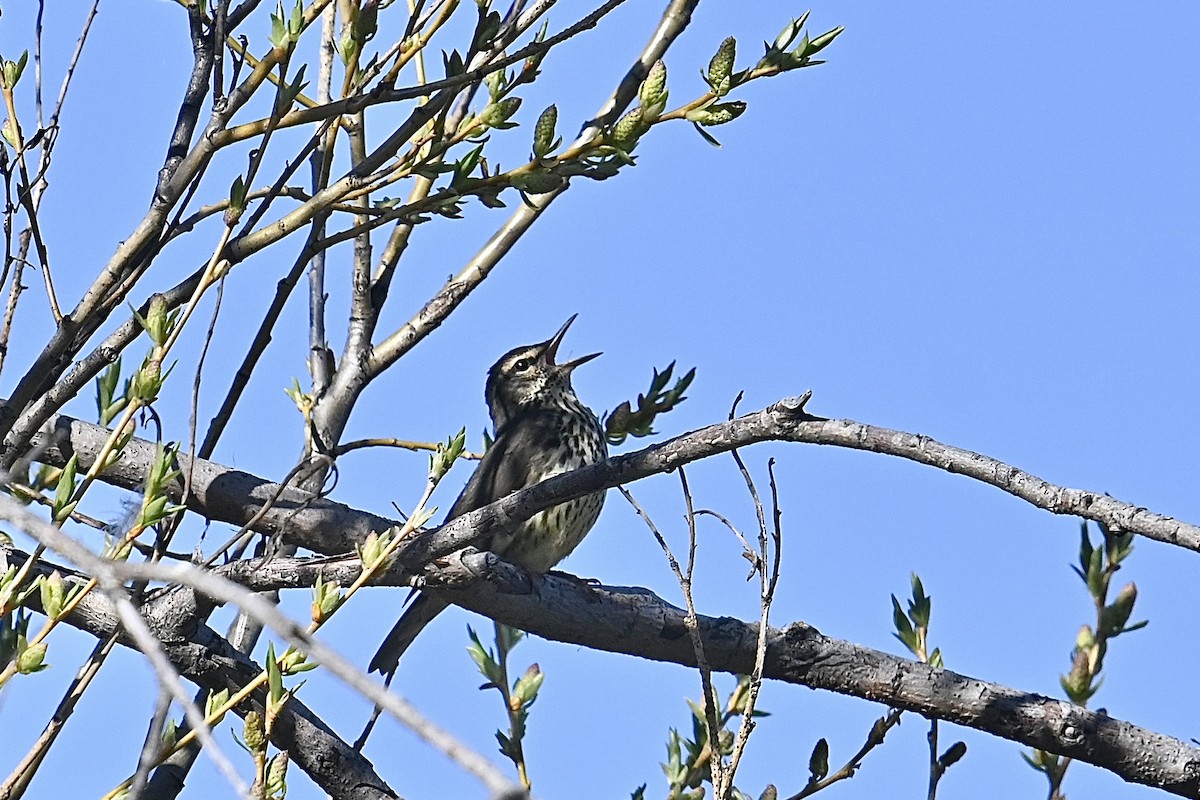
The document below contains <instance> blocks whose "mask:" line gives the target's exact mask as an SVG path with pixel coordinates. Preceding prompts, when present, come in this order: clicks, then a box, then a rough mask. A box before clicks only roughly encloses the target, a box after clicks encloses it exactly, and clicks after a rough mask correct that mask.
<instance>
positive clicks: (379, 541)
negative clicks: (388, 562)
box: [357, 528, 397, 569]
mask: <svg viewBox="0 0 1200 800" xmlns="http://www.w3.org/2000/svg"><path fill="white" fill-rule="evenodd" d="M396 531H397V529H396V528H389V529H388V530H386V531H382V532H380V533H375V532H374V531H372V532H371V533H368V534H367V538H366V539H364V540H363V543H362V544H361V545H358V548H357V549H358V559H359V561H361V562H362V565H363V569H374V568H375V567H376V566H377V565H378V564H379V561H380V559H382V558H383V556H384V553H386V552H387V549H388V546H389V545H391V543H392V538H393V537H394V536H395V535H396Z"/></svg>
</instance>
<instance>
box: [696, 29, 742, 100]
mask: <svg viewBox="0 0 1200 800" xmlns="http://www.w3.org/2000/svg"><path fill="white" fill-rule="evenodd" d="M736 57H737V40H736V39H734V38H733V37H732V36H729V37H727V38H726V39H725V41H723V42H721V46H720V47H718V48H717V52H716V53H715V54H714V55H713V57H712V60H711V61H709V62H708V74H707V75H705V76H704V80H705V82H706V83H708V85H709V88H711V89H712V91H713V94H715V95H716V96H717V97H724V96H725V95H727V94H729V90H730V89H732V88H733V61H734V59H735V58H736Z"/></svg>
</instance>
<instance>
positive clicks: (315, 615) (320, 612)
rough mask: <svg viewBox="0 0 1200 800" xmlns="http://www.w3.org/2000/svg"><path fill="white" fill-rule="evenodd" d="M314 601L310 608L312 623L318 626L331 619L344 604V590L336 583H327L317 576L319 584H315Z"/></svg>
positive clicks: (313, 590)
mask: <svg viewBox="0 0 1200 800" xmlns="http://www.w3.org/2000/svg"><path fill="white" fill-rule="evenodd" d="M312 592H313V599H312V606H311V608H310V611H309V613H310V615H311V616H312V621H313V622H315V623H317V624H318V625H319V624H321V623H323V622H324V621H325V620H327V619H328V618H329V615H330V614H332V613H333V612H334V610H336V609H337V607H338V606H339V605H341V603H342V588H341V587H340V586H338V585H337V584H336V583H326V582H325V581H324V580H322V579H321V576H319V575H318V576H317V582H316V583H314V584H313V589H312Z"/></svg>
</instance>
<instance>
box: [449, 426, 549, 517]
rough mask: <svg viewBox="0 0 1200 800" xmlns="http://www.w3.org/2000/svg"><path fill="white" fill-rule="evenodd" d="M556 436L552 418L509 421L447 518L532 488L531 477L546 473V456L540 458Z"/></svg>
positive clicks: (458, 515)
mask: <svg viewBox="0 0 1200 800" xmlns="http://www.w3.org/2000/svg"><path fill="white" fill-rule="evenodd" d="M557 435H558V434H557V432H556V430H555V427H554V420H553V418H551V417H549V416H548V415H546V414H539V413H536V412H526V413H522V414H518V415H517V416H515V417H513V418H512V419H511V420H509V421H508V424H506V425H505V426H504V427H503V428H502V429H501V430H500V432H499V434H498V435H497V436H496V441H494V442H492V446H491V447H489V448H488V451H487V452H486V453H484V454H483V459H482V460H481V461H480V462H479V466H478V467H476V468H475V474H473V475H472V476H471V479H470V480H469V481H467V485H466V486H465V487H464V488H463V490H462V494H460V495H459V496H458V499H457V500H455V501H454V505H453V506H451V507H450V513H449V514H447V515H446V519H447V520H452V519H454V518H455V517H460V516H462V515H463V514H467V513H469V512H471V511H475V510H476V509H479V508H483V507H484V506H486V505H487V504H488V503H493V502H495V501H497V500H499V499H500V498H502V497H504V496H505V495H510V494H512V493H513V492H515V491H517V490H518V489H524V488H525V487H526V486H529V485H530V483H531V481H530V476H531V475H534V474H543V472H544V469H545V465H544V464H542V463H541V461H542V460H543V459H544V457H543V458H539V456H541V454H543V453H545V452H546V451H547V449H548V448H547V447H546V445H547V444H548V443H549V442H548V441H547V440H548V439H549V438H550V437H555V436H557Z"/></svg>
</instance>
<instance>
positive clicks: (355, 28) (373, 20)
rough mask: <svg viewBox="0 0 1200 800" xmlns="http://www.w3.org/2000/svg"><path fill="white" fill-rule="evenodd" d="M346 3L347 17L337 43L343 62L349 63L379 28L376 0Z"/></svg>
mask: <svg viewBox="0 0 1200 800" xmlns="http://www.w3.org/2000/svg"><path fill="white" fill-rule="evenodd" d="M348 5H349V12H350V13H349V18H348V19H347V20H346V24H345V25H344V26H343V27H342V39H341V41H340V42H339V43H338V49H339V50H341V53H342V63H343V64H350V63H351V62H352V61H354V60H355V58H357V57H358V54H359V53H361V52H362V49H363V45H365V44H366V43H367V42H369V41H370V40H371V39H372V38H374V36H375V32H376V31H377V30H379V3H378V0H364V2H363V3H362V4H361V5H360V4H359V3H350V4H348Z"/></svg>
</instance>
